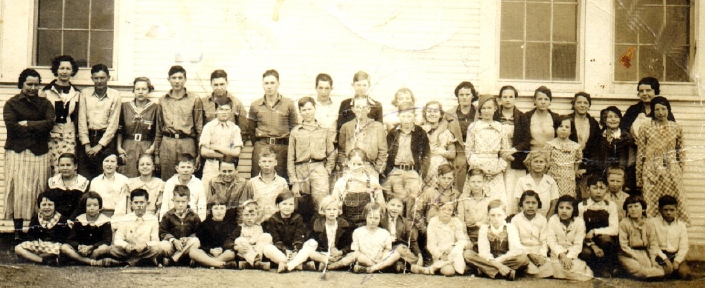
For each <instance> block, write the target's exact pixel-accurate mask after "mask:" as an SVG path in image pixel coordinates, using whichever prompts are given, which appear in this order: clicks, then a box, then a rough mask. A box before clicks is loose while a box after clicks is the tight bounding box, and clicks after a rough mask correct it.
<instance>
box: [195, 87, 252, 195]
mask: <svg viewBox="0 0 705 288" xmlns="http://www.w3.org/2000/svg"><path fill="white" fill-rule="evenodd" d="M232 106H233V102H232V100H231V99H230V98H225V100H223V103H221V104H219V105H218V108H216V113H215V116H216V119H214V120H213V121H210V122H208V123H207V124H206V125H205V126H203V133H201V139H199V141H198V143H199V145H200V153H201V157H203V158H204V159H205V164H204V165H203V177H201V182H203V185H205V186H204V189H206V190H208V184H209V182H210V180H211V179H212V178H214V177H216V176H218V168H219V165H218V164H219V163H218V162H219V160H220V159H221V158H223V156H231V157H239V156H240V150H241V149H242V146H243V143H242V135H240V133H241V131H240V127H238V126H237V125H235V123H233V122H232V121H230V120H229V117H230V114H231V111H232V109H231V108H232Z"/></svg>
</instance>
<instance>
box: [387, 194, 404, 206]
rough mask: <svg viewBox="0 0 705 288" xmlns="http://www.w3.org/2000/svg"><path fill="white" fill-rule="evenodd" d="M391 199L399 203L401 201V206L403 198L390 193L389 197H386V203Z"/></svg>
mask: <svg viewBox="0 0 705 288" xmlns="http://www.w3.org/2000/svg"><path fill="white" fill-rule="evenodd" d="M392 200H396V201H399V203H401V205H402V206H403V205H404V198H401V197H398V196H393V195H392V196H391V197H389V199H387V203H389V202H392Z"/></svg>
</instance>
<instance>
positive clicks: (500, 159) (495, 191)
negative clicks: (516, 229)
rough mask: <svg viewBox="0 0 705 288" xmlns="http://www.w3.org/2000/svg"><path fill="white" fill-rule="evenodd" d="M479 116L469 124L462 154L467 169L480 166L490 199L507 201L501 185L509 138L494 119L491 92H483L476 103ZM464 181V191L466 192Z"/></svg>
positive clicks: (467, 187)
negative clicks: (487, 93) (464, 156)
mask: <svg viewBox="0 0 705 288" xmlns="http://www.w3.org/2000/svg"><path fill="white" fill-rule="evenodd" d="M478 107H479V108H478V109H479V110H480V119H479V120H478V121H475V122H473V123H472V124H470V126H469V127H468V133H467V135H468V136H467V140H466V141H465V154H466V157H467V161H468V167H469V168H470V169H473V168H478V169H482V171H483V172H484V173H485V178H486V181H485V186H486V187H487V188H488V189H489V190H488V191H491V193H492V198H493V199H500V200H502V202H504V203H506V202H507V195H506V192H505V187H504V174H503V173H504V170H505V169H506V168H507V161H506V159H508V157H510V156H511V155H510V153H508V151H509V148H510V147H509V142H508V141H507V137H506V134H505V133H504V132H502V124H500V123H499V122H496V121H494V120H493V117H494V113H495V111H497V100H495V98H494V97H492V96H483V97H481V98H480V102H479V104H478ZM469 189H470V187H469V186H468V183H467V182H466V183H465V187H463V192H464V193H465V192H469V191H468V190H469Z"/></svg>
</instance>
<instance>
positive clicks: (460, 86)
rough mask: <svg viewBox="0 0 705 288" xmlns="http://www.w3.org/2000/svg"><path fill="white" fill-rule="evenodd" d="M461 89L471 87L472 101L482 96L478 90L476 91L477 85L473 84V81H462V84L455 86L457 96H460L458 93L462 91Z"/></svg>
mask: <svg viewBox="0 0 705 288" xmlns="http://www.w3.org/2000/svg"><path fill="white" fill-rule="evenodd" d="M460 89H470V93H472V101H475V100H477V99H478V98H480V96H479V95H478V94H477V91H475V85H472V82H470V81H463V82H460V84H458V86H456V87H455V98H458V93H460Z"/></svg>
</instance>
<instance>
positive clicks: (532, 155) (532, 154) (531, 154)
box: [523, 151, 550, 173]
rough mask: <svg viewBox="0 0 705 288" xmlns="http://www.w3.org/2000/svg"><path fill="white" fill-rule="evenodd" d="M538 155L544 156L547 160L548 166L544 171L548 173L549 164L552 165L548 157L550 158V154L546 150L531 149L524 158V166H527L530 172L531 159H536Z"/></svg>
mask: <svg viewBox="0 0 705 288" xmlns="http://www.w3.org/2000/svg"><path fill="white" fill-rule="evenodd" d="M537 157H543V159H544V160H546V167H545V169H544V171H543V173H546V172H547V171H548V166H550V165H549V162H548V159H549V158H548V155H547V154H546V152H544V151H531V152H529V154H528V155H526V159H524V162H523V163H524V167H526V169H527V170H529V172H530V171H531V161H534V158H537Z"/></svg>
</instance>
